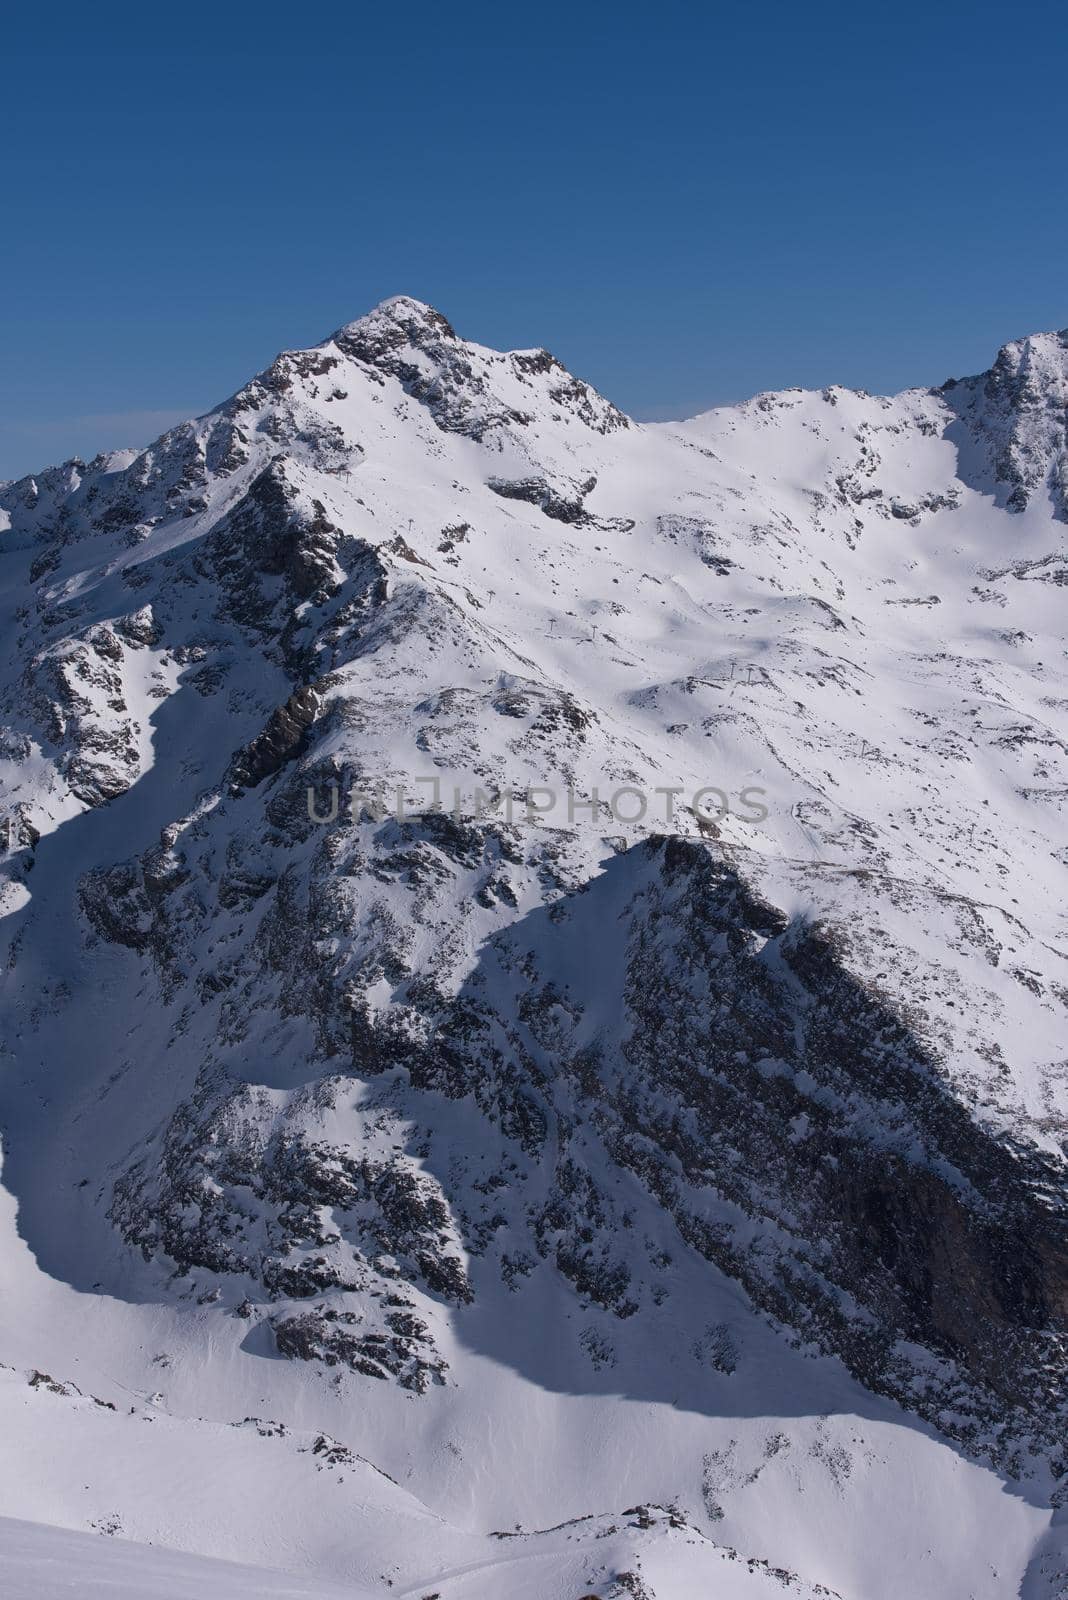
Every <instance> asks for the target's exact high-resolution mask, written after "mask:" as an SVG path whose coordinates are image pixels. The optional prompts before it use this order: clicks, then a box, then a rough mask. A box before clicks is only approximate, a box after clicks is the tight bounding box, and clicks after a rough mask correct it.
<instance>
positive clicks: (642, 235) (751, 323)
mask: <svg viewBox="0 0 1068 1600" xmlns="http://www.w3.org/2000/svg"><path fill="white" fill-rule="evenodd" d="M18 12H19V13H21V15H17V14H16V8H15V7H14V6H13V5H12V6H9V7H7V8H6V14H5V19H4V22H3V32H2V37H0V73H2V85H3V93H2V101H0V105H2V113H0V114H2V119H3V136H2V140H0V169H2V197H3V208H2V212H0V216H2V219H3V220H2V223H0V227H2V230H3V240H2V248H0V288H2V295H0V476H11V475H15V474H19V473H21V472H23V471H29V470H31V469H33V468H36V467H39V466H41V465H43V464H44V463H46V462H48V461H51V460H57V459H60V458H62V457H63V456H65V455H68V454H70V453H72V452H74V451H78V452H79V453H81V454H83V455H84V454H89V453H91V452H92V451H94V450H95V449H97V448H102V447H108V446H112V445H119V444H123V443H143V442H145V441H146V440H147V439H148V438H149V437H152V436H154V434H155V433H158V432H159V431H160V429H161V428H162V427H163V426H164V425H165V424H166V423H167V422H169V421H170V420H172V419H173V418H174V417H175V416H176V415H177V414H179V413H180V414H191V413H193V412H195V411H198V410H203V409H205V408H207V407H208V406H209V405H211V404H213V403H214V402H215V401H217V400H219V399H221V398H222V397H223V396H225V395H226V394H228V393H230V392H231V391H232V390H233V389H234V388H236V387H237V386H238V385H239V384H241V383H242V382H243V381H244V380H245V379H246V378H247V377H248V376H250V375H251V373H252V372H253V371H255V370H258V369H259V368H260V367H262V366H263V365H264V364H265V363H266V362H267V361H268V360H269V359H270V358H271V357H272V356H273V355H274V354H275V352H276V351H277V350H278V349H281V348H284V347H287V346H290V347H291V346H299V345H303V344H309V343H313V342H315V341H317V340H318V339H320V338H322V337H324V336H325V335H326V334H327V333H329V332H330V331H331V330H332V329H333V328H334V327H335V326H337V325H338V324H339V323H341V322H343V321H346V320H349V319H350V318H352V317H354V316H357V315H359V314H360V313H361V312H363V311H365V310H366V309H368V308H369V307H370V306H371V305H373V304H375V303H376V302H377V301H378V300H380V299H382V298H383V297H385V296H386V295H388V294H393V293H400V292H403V293H409V294H414V295H417V296H418V297H420V298H421V299H425V300H429V301H431V302H432V303H433V304H435V305H437V306H438V307H440V309H442V310H443V311H444V312H445V313H446V314H447V315H448V316H449V317H450V318H451V319H452V321H453V322H454V323H455V325H456V326H457V328H458V330H459V331H460V332H461V333H463V334H466V335H468V336H469V337H471V338H475V339H479V340H481V341H483V342H485V343H488V344H495V345H499V346H528V345H533V344H546V345H548V346H549V347H550V348H551V349H552V350H554V351H555V352H556V353H557V354H558V355H559V356H560V357H561V359H563V360H564V361H565V362H566V363H567V364H568V365H569V366H570V367H572V368H573V369H574V370H575V371H577V372H579V373H580V374H581V375H582V376H584V377H587V378H589V379H591V380H592V381H593V382H594V383H596V384H597V385H598V386H599V387H600V388H601V389H603V390H604V391H605V392H606V393H607V394H609V395H610V396H611V397H612V398H613V399H614V400H615V401H617V402H618V403H619V404H621V405H622V406H624V407H625V408H626V409H628V410H630V411H632V412H634V413H635V414H637V415H639V416H653V417H662V416H672V415H681V414H685V413H690V412H694V411H697V410H700V409H701V408H703V407H706V406H709V405H713V404H716V403H718V402H721V401H726V400H733V399H738V398H742V397H744V396H745V395H747V394H750V393H752V392H754V391H756V390H759V389H764V388H777V387H784V386H787V385H790V384H806V385H822V384H824V383H826V382H831V381H838V382H843V383H847V384H855V385H860V386H863V387H865V388H869V389H876V390H892V389H895V388H900V387H902V386H904V385H906V384H909V383H928V382H930V383H937V382H940V381H941V380H942V379H943V378H945V377H947V376H948V375H950V374H951V373H953V374H959V373H964V372H971V371H977V370H981V369H982V368H983V367H985V366H986V365H988V364H989V362H990V360H991V359H992V357H993V355H994V352H995V350H996V349H997V346H998V345H999V344H1000V343H1002V342H1004V340H1005V339H1008V338H1011V337H1015V336H1018V335H1020V334H1022V333H1026V332H1031V331H1034V330H1036V329H1039V328H1050V327H1060V326H1063V325H1064V324H1068V271H1066V264H1068V204H1066V199H1068V196H1066V186H1068V185H1066V175H1065V174H1066V147H1068V139H1066V123H1068V115H1066V103H1065V102H1066V84H1068V70H1066V69H1068V17H1066V12H1065V8H1064V6H1063V4H1038V3H1027V0H1025V3H1023V4H1018V5H1016V6H1015V7H1010V6H1009V5H1008V4H1005V3H999V4H997V5H991V4H986V3H984V0H978V3H970V4H962V3H958V0H929V3H928V4H922V5H921V4H918V3H914V0H900V3H897V4H882V3H879V0H868V3H865V0H851V3H849V4H844V3H843V4H840V3H838V0H832V3H821V0H814V3H811V4H800V3H794V4H789V5H787V4H780V3H778V0H764V3H759V4H758V3H750V4H744V5H743V4H732V5H722V4H715V3H709V0H705V3H701V0H689V3H686V4H679V3H675V0H658V3H645V4H641V5H633V4H626V3H618V4H615V5H607V4H600V3H587V4H583V3H581V0H572V3H571V4H568V5H559V4H557V3H555V0H548V3H545V4H541V5H537V6H534V5H522V4H520V5H516V4H513V5H511V6H508V5H505V4H495V5H488V4H486V5H483V4H479V3H475V4H463V3H453V4H451V5H445V4H433V5H431V4H422V3H415V4H408V5H401V6H398V7H395V8H392V9H390V8H387V7H385V6H383V5H373V6H371V5H360V4H358V3H352V4H349V5H330V4H318V5H317V4H307V3H306V4H303V5H301V4H299V3H297V0H291V3H289V4H287V5H286V6H285V7H274V6H272V5H270V4H269V3H266V0H265V3H264V4H260V5H255V6H251V5H249V6H246V5H244V4H243V3H240V0H238V3H228V0H217V3H216V4H215V5H214V6H212V7H207V6H204V5H202V4H198V3H195V0H194V3H192V4H190V5H188V6H182V7H178V6H173V5H153V6H149V5H144V4H140V5H137V6H130V7H128V8H127V7H122V6H116V5H109V4H108V3H107V0H104V3H102V4H100V5H97V6H90V5H85V4H81V5H79V6H78V7H77V8H76V9H75V8H73V7H70V8H68V7H66V6H48V5H45V6H44V7H43V10H42V12H41V14H40V15H38V16H37V17H36V18H34V19H31V18H30V15H29V13H30V8H29V7H28V6H25V5H23V6H20V7H18Z"/></svg>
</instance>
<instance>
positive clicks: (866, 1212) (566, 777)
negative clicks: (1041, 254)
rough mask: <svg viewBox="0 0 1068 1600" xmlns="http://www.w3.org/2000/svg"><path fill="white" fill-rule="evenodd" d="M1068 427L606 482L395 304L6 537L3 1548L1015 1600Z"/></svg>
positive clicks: (556, 366)
mask: <svg viewBox="0 0 1068 1600" xmlns="http://www.w3.org/2000/svg"><path fill="white" fill-rule="evenodd" d="M1066 379H1068V336H1066V335H1065V334H1044V335H1037V336H1035V337H1033V338H1031V339H1027V340H1023V341H1020V342H1019V343H1016V344H1010V345H1006V346H1005V347H1004V349H1003V350H1002V351H1001V353H1000V354H999V356H998V357H997V360H996V361H995V363H994V365H993V367H992V368H991V369H990V371H989V372H988V373H985V374H982V375H980V376H979V377H975V378H968V379H963V380H959V381H955V382H954V381H951V382H950V383H948V384H946V385H945V386H943V387H942V388H941V389H939V390H926V389H914V390H909V391H907V392H905V393H904V394H902V395H898V396H896V397H888V398H887V397H873V396H870V395H866V394H860V393H854V392H851V391H849V390H845V389H842V388H829V389H826V390H824V391H822V392H808V391H801V390H791V391H788V392H786V393H782V394H766V395H760V396H758V397H757V398H755V399H753V400H751V401H749V402H747V403H746V404H744V405H741V406H738V407H727V408H721V409H718V410H715V411H711V412H708V413H707V414H705V415H703V416H701V417H697V418H694V419H693V420H691V421H688V422H684V423H674V424H660V425H648V424H639V423H636V422H634V421H633V420H632V419H630V418H628V417H627V416H625V415H624V414H623V413H622V412H621V411H619V410H617V408H616V407H615V406H613V405H612V404H611V402H610V401H609V400H607V399H605V398H604V397H602V396H601V395H600V394H598V393H597V391H596V390H595V389H593V388H592V387H591V386H590V385H589V384H587V383H585V382H584V381H582V380H581V379H579V378H577V377H574V376H573V375H572V374H571V373H570V372H568V370H567V369H566V368H565V367H564V366H563V365H561V363H560V362H559V361H558V360H557V359H556V358H555V357H554V356H552V355H550V354H549V353H548V352H547V351H545V350H541V349H534V350H526V351H511V352H498V351H494V350H490V349H488V348H485V347H483V346H480V345H477V344H473V343H470V342H467V341H465V340H464V339H462V338H460V337H458V336H457V334H456V333H455V332H454V330H453V328H452V327H451V325H450V324H449V322H448V321H447V320H446V319H445V317H444V316H442V315H441V314H440V313H439V312H437V311H435V310H433V309H432V308H431V307H429V306H426V305H423V304H422V303H420V302H419V301H416V300H412V299H409V298H408V297H405V296H398V297H395V298H393V299H390V300H387V301H384V302H383V303H382V304H381V305H380V306H378V307H377V308H376V309H375V310H374V311H372V312H371V313H370V314H369V315H367V316H365V317H362V318H360V319H359V320H358V321H356V322H352V323H348V324H346V325H345V326H344V327H342V328H340V329H338V330H337V332H336V333H335V334H333V335H332V336H331V337H330V338H329V339H327V340H326V341H324V343H323V344H321V345H318V346H316V347H315V348H314V349H312V350H306V351H290V352H285V353H283V354H282V355H280V356H278V358H277V359H276V360H275V361H274V362H272V364H271V365H270V366H269V367H268V368H267V369H266V370H265V371H263V372H262V373H260V374H259V375H257V376H256V377H255V378H253V379H252V380H251V381H250V382H249V383H248V384H247V385H246V386H245V387H244V388H243V389H241V390H240V391H239V392H238V393H237V394H236V395H234V396H233V397H232V398H231V399H229V400H228V401H226V402H225V403H224V404H222V405H220V406H219V407H217V408H216V409H215V410H213V411H211V412H209V413H207V414H206V415H205V416H202V417H199V418H197V419H195V420H192V421H190V422H187V423H183V424H181V425H180V426H178V427H176V428H173V429H171V430H169V431H168V432H167V433H165V434H164V435H163V436H162V437H161V438H160V439H158V440H157V441H156V442H155V443H154V444H152V445H151V446H149V447H148V448H147V449H145V450H143V451H140V452H136V453H135V452H129V451H127V452H118V453H114V454H112V455H109V456H107V457H98V458H97V459H96V460H94V461H92V462H90V463H88V464H86V463H84V462H81V461H77V460H76V461H71V462H67V463H65V464H64V465H63V466H61V467H55V468H50V469H48V470H47V471H44V472H42V473H39V474H36V475H34V476H32V477H29V478H24V479H21V480H19V481H17V482H14V483H8V484H4V485H2V486H0V522H2V525H3V531H2V532H0V553H2V561H3V566H2V589H0V593H2V604H3V608H4V612H3V631H2V638H3V663H2V668H0V723H2V727H0V758H2V760H0V781H2V782H3V784H4V794H5V799H4V807H3V815H4V816H5V818H6V823H7V844H8V849H7V851H6V854H5V855H4V858H3V861H2V864H0V868H2V879H0V911H2V912H3V920H2V923H0V933H2V935H3V940H4V961H3V968H2V970H3V983H4V1004H3V1019H4V1021H3V1028H4V1032H5V1036H4V1063H5V1065H4V1069H3V1072H2V1074H0V1114H2V1127H3V1153H4V1154H3V1169H2V1182H3V1186H4V1189H3V1194H4V1195H6V1197H7V1201H8V1204H7V1205H6V1206H5V1208H4V1211H3V1229H4V1232H3V1238H2V1243H0V1251H2V1259H3V1260H4V1262H5V1264H6V1276H7V1281H9V1283H10V1285H11V1287H10V1289H9V1290H8V1292H7V1293H6V1294H5V1297H4V1309H3V1317H2V1320H0V1394H3V1395H4V1397H5V1398H4V1404H5V1406H6V1407H7V1410H6V1411H5V1413H4V1416H5V1426H4V1430H3V1432H4V1433H5V1434H6V1436H7V1437H9V1438H11V1439H14V1440H16V1445H15V1450H16V1452H22V1455H17V1457H16V1459H17V1460H19V1461H21V1460H22V1459H23V1458H24V1456H25V1454H26V1453H27V1452H30V1453H32V1452H34V1451H37V1452H39V1455H40V1461H39V1471H38V1472H37V1473H36V1474H24V1473H22V1472H21V1471H20V1470H17V1469H16V1468H12V1469H11V1470H10V1471H9V1473H8V1476H7V1477H6V1478H4V1479H0V1484H2V1485H3V1488H4V1495H5V1498H3V1499H2V1500H0V1511H2V1512H5V1513H6V1514H8V1515H10V1516H12V1517H16V1518H23V1519H27V1520H30V1521H32V1520H38V1521H42V1520H51V1521H59V1522H62V1523H63V1524H64V1525H65V1526H67V1527H70V1528H103V1529H105V1530H106V1531H111V1532H120V1533H122V1534H123V1535H125V1536H126V1537H129V1538H135V1539H139V1540H142V1541H145V1542H152V1543H155V1544H163V1545H167V1544H170V1545H172V1546H176V1547H178V1548H180V1549H186V1550H192V1551H194V1552H196V1553H197V1554H200V1555H215V1556H222V1557H226V1558H229V1559H232V1560H239V1561H244V1562H247V1563H260V1564H261V1565H270V1566H276V1567H291V1568H294V1567H305V1568H310V1569H311V1571H312V1572H313V1573H314V1574H315V1575H316V1576H317V1577H319V1578H321V1579H322V1580H323V1581H324V1582H325V1581H326V1580H337V1581H338V1582H342V1581H343V1582H347V1583H359V1584H362V1585H363V1586H364V1588H365V1589H367V1590H369V1591H370V1592H372V1593H386V1592H389V1589H390V1586H392V1592H393V1593H400V1592H403V1593H410V1594H413V1595H423V1596H425V1597H428V1600H429V1597H430V1596H439V1597H440V1600H478V1597H479V1596H486V1597H488V1596H490V1595H491V1594H492V1595H495V1596H496V1595H499V1594H501V1593H505V1592H506V1593H509V1594H515V1595H516V1596H519V1597H521V1600H534V1597H535V1596H539V1597H541V1596H544V1595H548V1594H550V1593H552V1594H559V1595H561V1596H572V1595H573V1596H574V1597H576V1600H577V1597H578V1596H589V1595H596V1596H598V1597H608V1596H614V1597H616V1600H623V1597H625V1596H628V1595H629V1596H631V1597H632V1600H676V1597H680V1596H686V1597H688V1596H690V1595H693V1596H698V1595H700V1596H702V1597H703V1596H705V1595H707V1594H709V1593H712V1592H715V1593H720V1592H722V1593H724V1594H728V1595H737V1596H739V1597H741V1600H760V1597H761V1596H763V1595H765V1594H768V1595H770V1594H772V1593H775V1594H781V1593H782V1592H784V1591H786V1592H788V1593H790V1594H793V1595H797V1596H814V1595H816V1594H827V1593H829V1592H830V1593H837V1594H840V1595H846V1594H849V1595H856V1596H861V1595H862V1596H863V1597H864V1600H882V1597H884V1596H886V1597H888V1600H889V1597H890V1596H891V1595H894V1596H896V1595H898V1594H900V1593H901V1592H902V1591H905V1592H913V1593H915V1592H919V1591H918V1590H917V1588H916V1581H915V1574H916V1572H917V1571H919V1570H921V1569H922V1570H923V1571H924V1572H925V1573H926V1572H928V1571H929V1572H930V1574H931V1576H930V1580H929V1589H928V1590H926V1591H924V1592H929V1593H931V1594H935V1593H939V1592H942V1593H959V1594H964V1593H968V1594H971V1595H974V1596H976V1597H979V1596H982V1597H983V1600H987V1597H990V1600H993V1597H995V1596H1004V1595H1007V1594H1009V1593H1016V1592H1018V1591H1019V1592H1025V1591H1023V1590H1021V1589H1020V1585H1021V1584H1023V1583H1025V1582H1026V1584H1027V1585H1028V1587H1027V1589H1026V1592H1027V1593H1028V1594H1029V1595H1035V1596H1049V1597H1051V1600H1052V1597H1053V1596H1054V1595H1055V1594H1057V1593H1059V1592H1060V1591H1059V1590H1058V1589H1057V1587H1056V1585H1057V1583H1058V1582H1059V1581H1060V1579H1059V1578H1058V1577H1057V1574H1058V1572H1059V1571H1061V1570H1062V1569H1063V1566H1064V1563H1065V1560H1066V1559H1068V1551H1066V1549H1065V1546H1064V1544H1063V1537H1064V1534H1063V1520H1062V1519H1063V1512H1062V1511H1061V1510H1060V1509H1059V1507H1060V1501H1061V1494H1060V1491H1059V1489H1058V1487H1057V1485H1058V1482H1059V1481H1060V1479H1061V1477H1062V1475H1063V1471H1064V1465H1063V1459H1062V1457H1063V1434H1064V1424H1065V1415H1064V1401H1063V1392H1064V1380H1065V1376H1066V1369H1065V1351H1066V1349H1068V1205H1066V1193H1065V1161H1066V1156H1068V1103H1066V1093H1068V1089H1066V1086H1068V1072H1066V1066H1065V1059H1064V1033H1065V1012H1066V1009H1068V976H1066V971H1068V969H1066V960H1068V929H1066V927H1065V911H1064V906H1065V901H1066V894H1065V890H1066V876H1068V852H1066V849H1065V844H1064V838H1065V835H1064V820H1063V811H1064V806H1065V802H1066V798H1068V668H1066V654H1065V624H1064V606H1063V593H1064V586H1065V584H1066V583H1068V549H1066V544H1065V514H1066V510H1068V500H1066V498H1065V493H1066V485H1068V468H1066V442H1065V418H1066V403H1068V386H1066ZM146 1424H150V1425H147V1426H146ZM42 1441H43V1442H42ZM88 1455H92V1456H93V1458H94V1459H97V1460H101V1459H102V1460H105V1461H106V1462H107V1463H108V1477H107V1485H106V1486H107V1495H106V1497H105V1498H101V1496H102V1494H103V1490H101V1489H100V1488H99V1486H98V1485H97V1486H94V1488H93V1489H89V1488H88V1487H83V1485H84V1483H85V1477H86V1476H88V1474H83V1473H82V1472H81V1471H80V1470H78V1469H77V1462H78V1460H79V1459H81V1458H83V1457H85V1456H88ZM57 1463H61V1464H58V1465H57ZM71 1463H73V1465H70V1464H71ZM250 1484H251V1485H253V1486H254V1487H255V1490H256V1493H255V1494H252V1495H250V1494H249V1493H248V1486H249V1485H250ZM1006 1491H1007V1492H1006ZM57 1506H58V1507H59V1510H58V1512H57V1510H56V1508H57ZM947 1506H949V1507H951V1513H950V1514H949V1516H948V1518H947V1513H946V1507H947ZM947 1520H948V1521H949V1522H950V1523H952V1525H953V1527H952V1530H950V1531H949V1532H947V1527H946V1523H947ZM814 1528H817V1529H819V1534H818V1537H817V1536H816V1535H814V1533H813V1529H814ZM538 1530H544V1531H538ZM21 1537H24V1536H21V1535H20V1538H21ZM309 1552H311V1553H310V1554H309ZM925 1581H926V1580H925ZM1006 1585H1008V1586H1006ZM324 1593H325V1591H324Z"/></svg>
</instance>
